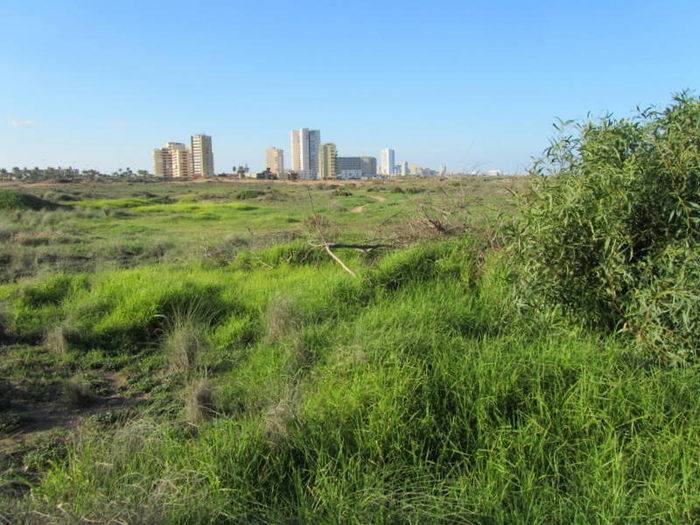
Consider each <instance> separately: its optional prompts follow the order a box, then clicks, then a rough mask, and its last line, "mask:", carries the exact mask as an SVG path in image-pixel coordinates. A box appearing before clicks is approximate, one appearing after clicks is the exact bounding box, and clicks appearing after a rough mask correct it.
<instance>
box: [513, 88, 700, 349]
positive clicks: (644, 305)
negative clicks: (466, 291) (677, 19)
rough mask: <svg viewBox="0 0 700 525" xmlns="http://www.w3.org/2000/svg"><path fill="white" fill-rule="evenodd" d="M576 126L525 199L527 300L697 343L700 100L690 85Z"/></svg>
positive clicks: (520, 253)
mask: <svg viewBox="0 0 700 525" xmlns="http://www.w3.org/2000/svg"><path fill="white" fill-rule="evenodd" d="M567 124H568V126H570V125H571V124H570V123H567ZM568 126H566V125H565V126H563V127H562V128H561V131H562V132H563V131H565V130H567V129H569V127H568ZM575 130H576V132H577V134H572V135H564V134H563V133H562V136H561V137H560V138H558V140H556V141H554V142H553V143H552V145H551V146H550V147H549V148H548V149H547V150H546V151H545V158H544V159H543V161H541V163H540V164H538V165H537V166H536V170H535V176H534V178H533V181H532V185H531V187H530V191H529V192H528V193H527V194H526V197H525V199H524V201H523V202H521V206H520V208H521V215H520V217H519V219H517V221H516V224H515V229H514V231H513V234H514V240H515V243H514V252H515V255H516V259H517V261H518V262H519V271H518V274H517V275H518V278H519V280H520V286H519V298H520V300H521V301H522V302H523V303H525V304H529V305H530V306H534V305H546V306H549V307H552V306H554V307H557V308H561V309H563V310H564V311H567V312H568V313H571V314H574V315H576V316H577V317H579V318H580V319H582V320H583V321H584V323H586V324H588V325H592V326H603V327H606V328H608V329H620V328H622V329H625V330H627V331H629V332H632V333H635V334H636V335H637V336H638V338H639V340H640V341H641V342H642V343H643V344H644V346H646V347H648V348H652V349H654V350H656V351H659V352H662V353H664V354H665V355H667V356H670V353H669V352H670V351H671V349H672V348H675V349H674V350H673V354H674V355H682V356H685V357H690V356H691V354H696V353H697V349H698V345H699V344H700V330H697V325H698V318H697V314H693V313H692V312H693V311H694V310H693V305H694V304H697V290H698V289H700V272H699V271H698V257H697V255H696V254H697V251H698V248H700V246H699V241H700V229H699V228H698V226H700V101H699V100H698V99H697V98H695V97H690V96H689V95H687V94H681V95H678V96H676V97H675V98H674V102H673V103H672V104H671V105H670V106H669V107H667V108H666V109H664V110H662V111H657V110H646V111H641V112H639V113H638V115H637V116H635V117H634V118H632V119H621V120H615V119H613V118H611V117H606V118H603V119H601V120H598V121H589V122H584V123H582V124H576V125H575Z"/></svg>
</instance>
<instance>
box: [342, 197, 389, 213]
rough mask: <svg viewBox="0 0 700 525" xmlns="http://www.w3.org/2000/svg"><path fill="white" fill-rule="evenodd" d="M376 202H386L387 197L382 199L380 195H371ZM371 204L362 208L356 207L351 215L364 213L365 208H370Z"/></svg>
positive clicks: (351, 211)
mask: <svg viewBox="0 0 700 525" xmlns="http://www.w3.org/2000/svg"><path fill="white" fill-rule="evenodd" d="M370 197H372V198H373V199H374V200H375V201H377V202H384V201H385V200H386V198H385V197H380V196H379V195H370ZM370 204H371V203H369V202H368V203H367V204H363V205H362V206H355V207H354V208H353V209H351V210H350V213H362V212H363V211H365V206H369V205H370Z"/></svg>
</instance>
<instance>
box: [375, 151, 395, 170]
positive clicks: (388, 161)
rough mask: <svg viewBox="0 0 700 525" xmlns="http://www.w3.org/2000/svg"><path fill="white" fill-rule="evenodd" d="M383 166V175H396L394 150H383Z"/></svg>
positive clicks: (381, 168)
mask: <svg viewBox="0 0 700 525" xmlns="http://www.w3.org/2000/svg"><path fill="white" fill-rule="evenodd" d="M381 159H382V160H381V162H382V163H381V166H380V167H379V171H380V173H381V174H382V175H393V174H394V150H393V149H389V148H387V149H383V150H382V155H381Z"/></svg>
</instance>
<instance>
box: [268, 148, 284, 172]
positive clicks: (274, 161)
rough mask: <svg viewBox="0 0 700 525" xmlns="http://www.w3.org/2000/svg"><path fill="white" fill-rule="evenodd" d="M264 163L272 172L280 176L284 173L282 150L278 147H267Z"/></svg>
mask: <svg viewBox="0 0 700 525" xmlns="http://www.w3.org/2000/svg"><path fill="white" fill-rule="evenodd" d="M265 165H266V167H267V168H269V170H270V171H271V172H272V173H274V174H275V175H277V176H278V177H282V176H283V175H284V151H282V150H281V149H278V148H267V154H266V155H265Z"/></svg>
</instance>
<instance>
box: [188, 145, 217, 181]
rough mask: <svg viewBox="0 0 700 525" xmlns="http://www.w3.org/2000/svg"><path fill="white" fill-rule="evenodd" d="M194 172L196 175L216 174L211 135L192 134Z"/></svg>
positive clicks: (207, 175)
mask: <svg viewBox="0 0 700 525" xmlns="http://www.w3.org/2000/svg"><path fill="white" fill-rule="evenodd" d="M192 172H193V175H194V176H195V177H213V176H214V153H213V152H212V149H211V137H210V136H209V135H193V136H192Z"/></svg>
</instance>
